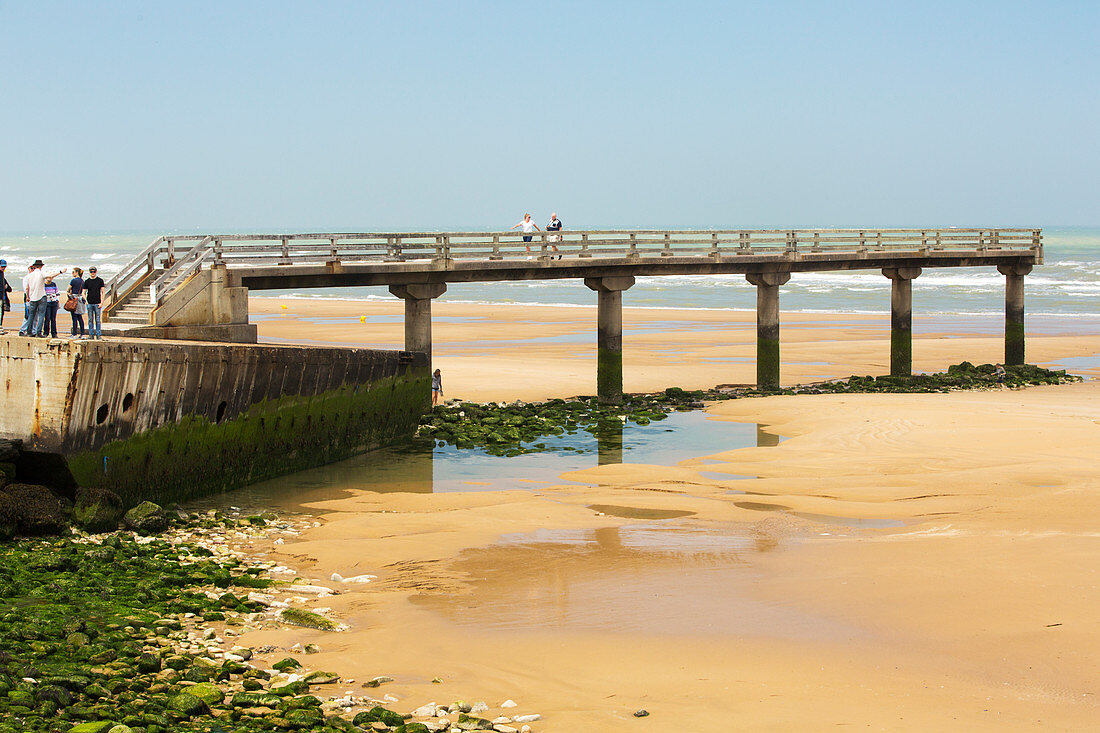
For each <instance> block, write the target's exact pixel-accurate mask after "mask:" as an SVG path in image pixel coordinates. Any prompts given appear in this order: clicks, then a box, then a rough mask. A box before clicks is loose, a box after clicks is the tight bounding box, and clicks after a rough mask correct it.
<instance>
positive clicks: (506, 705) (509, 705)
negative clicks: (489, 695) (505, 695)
mask: <svg viewBox="0 0 1100 733" xmlns="http://www.w3.org/2000/svg"><path fill="white" fill-rule="evenodd" d="M500 706H501V707H502V708H514V707H515V706H516V701H515V700H505V701H504V702H502V703H501V704H500Z"/></svg>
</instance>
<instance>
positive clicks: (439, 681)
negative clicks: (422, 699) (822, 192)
mask: <svg viewBox="0 0 1100 733" xmlns="http://www.w3.org/2000/svg"><path fill="white" fill-rule="evenodd" d="M432 684H433V685H442V684H443V678H442V677H432Z"/></svg>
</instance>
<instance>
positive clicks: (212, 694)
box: [187, 682, 225, 707]
mask: <svg viewBox="0 0 1100 733" xmlns="http://www.w3.org/2000/svg"><path fill="white" fill-rule="evenodd" d="M187 693H188V694H189V695H194V696H195V697H197V698H199V699H200V700H202V701H203V702H204V703H206V705H207V706H210V707H213V706H214V705H221V703H222V701H223V700H225V692H223V691H222V689H221V688H220V687H218V686H217V685H212V684H210V683H209V682H200V683H199V684H197V685H191V686H190V687H188V688H187Z"/></svg>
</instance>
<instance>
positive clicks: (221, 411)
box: [214, 400, 229, 425]
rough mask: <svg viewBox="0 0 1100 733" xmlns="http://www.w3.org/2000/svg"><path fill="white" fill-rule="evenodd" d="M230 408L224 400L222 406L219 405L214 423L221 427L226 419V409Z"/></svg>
mask: <svg viewBox="0 0 1100 733" xmlns="http://www.w3.org/2000/svg"><path fill="white" fill-rule="evenodd" d="M228 406H229V404H228V403H227V402H226V401H225V400H222V402H221V404H220V405H218V414H217V416H216V417H215V418H214V422H216V423H218V424H219V425H220V424H221V422H222V420H224V419H225V408H226V407H228Z"/></svg>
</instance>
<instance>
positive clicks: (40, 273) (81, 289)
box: [0, 260, 107, 339]
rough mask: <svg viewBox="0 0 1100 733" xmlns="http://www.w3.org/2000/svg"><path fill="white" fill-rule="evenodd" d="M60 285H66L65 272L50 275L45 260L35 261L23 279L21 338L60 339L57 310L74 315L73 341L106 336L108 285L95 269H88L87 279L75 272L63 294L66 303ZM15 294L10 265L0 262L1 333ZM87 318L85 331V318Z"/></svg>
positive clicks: (59, 271)
mask: <svg viewBox="0 0 1100 733" xmlns="http://www.w3.org/2000/svg"><path fill="white" fill-rule="evenodd" d="M60 283H64V270H58V271H57V272H52V273H51V272H47V271H46V265H45V263H43V262H42V260H35V261H34V264H32V265H31V266H30V267H29V268H28V270H27V276H26V277H24V278H23V325H22V326H20V327H19V335H20V336H30V337H31V338H38V337H41V338H57V311H58V310H61V309H64V310H66V311H68V312H69V315H70V316H72V319H73V326H72V330H71V331H70V332H69V333H70V335H71V336H72V337H73V338H93V339H99V338H102V337H103V332H102V331H103V320H102V310H101V309H102V303H103V291H104V289H105V288H106V287H107V283H105V282H104V281H103V278H101V277H100V276H99V275H98V274H97V272H96V268H94V267H90V268H88V277H87V278H85V277H84V270H82V269H81V268H79V267H74V268H73V269H72V279H70V280H69V282H68V285H67V286H66V288H65V291H64V296H65V298H64V301H63V300H62V291H61V288H60ZM11 292H13V288H12V286H11V283H10V282H9V280H8V262H7V260H0V297H2V299H3V305H2V306H0V333H7V331H6V330H4V327H3V326H4V313H6V312H8V311H10V310H11V298H10V297H9V295H8V293H11ZM85 314H86V315H87V316H88V327H87V330H85V327H84V316H85Z"/></svg>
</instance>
